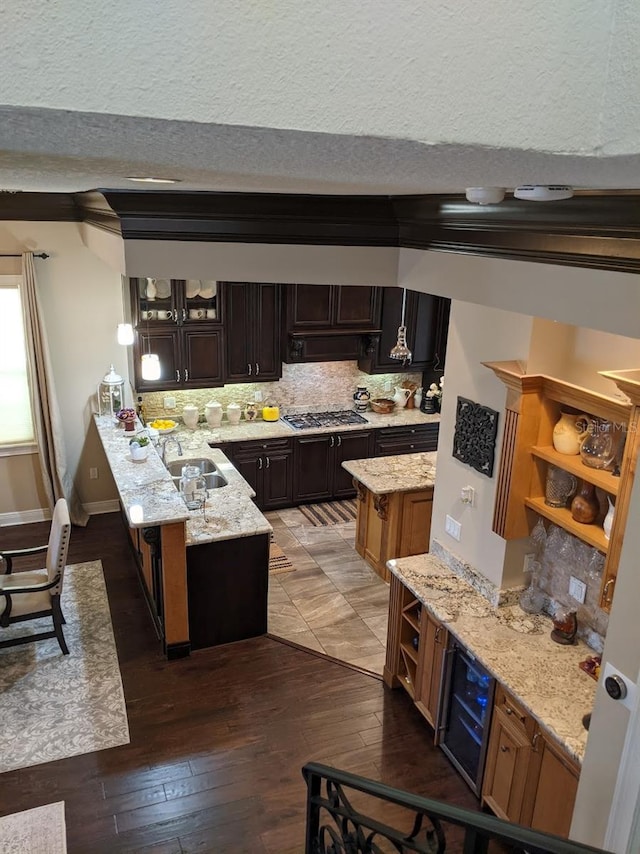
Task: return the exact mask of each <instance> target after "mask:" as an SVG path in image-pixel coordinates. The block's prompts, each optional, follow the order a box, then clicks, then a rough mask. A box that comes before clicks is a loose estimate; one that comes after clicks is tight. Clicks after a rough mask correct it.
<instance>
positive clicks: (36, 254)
mask: <svg viewBox="0 0 640 854" xmlns="http://www.w3.org/2000/svg"><path fill="white" fill-rule="evenodd" d="M23 255H24V252H15V253H11V252H0V258H22V256H23ZM33 257H34V258H48V257H49V256H48V255H47V253H46V252H34V253H33Z"/></svg>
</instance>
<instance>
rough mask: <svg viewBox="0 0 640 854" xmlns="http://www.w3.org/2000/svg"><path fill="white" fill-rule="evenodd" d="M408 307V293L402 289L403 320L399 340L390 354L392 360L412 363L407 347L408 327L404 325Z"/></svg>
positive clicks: (399, 329)
mask: <svg viewBox="0 0 640 854" xmlns="http://www.w3.org/2000/svg"><path fill="white" fill-rule="evenodd" d="M406 305H407V291H406V289H405V288H403V289H402V319H401V320H400V326H399V327H398V340H397V341H396V343H395V346H394V347H392V348H391V352H390V353H389V358H390V359H397V360H398V361H399V362H411V358H412V353H411V350H410V349H409V348H408V347H407V327H406V326H405V325H404V313H405V309H406Z"/></svg>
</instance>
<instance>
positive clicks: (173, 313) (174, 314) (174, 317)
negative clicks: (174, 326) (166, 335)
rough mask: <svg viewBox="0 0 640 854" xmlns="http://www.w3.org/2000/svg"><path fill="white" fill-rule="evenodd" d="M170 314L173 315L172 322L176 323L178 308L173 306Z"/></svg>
mask: <svg viewBox="0 0 640 854" xmlns="http://www.w3.org/2000/svg"><path fill="white" fill-rule="evenodd" d="M171 314H172V315H173V322H174V323H177V322H178V309H177V308H174V309H173V311H172V312H171Z"/></svg>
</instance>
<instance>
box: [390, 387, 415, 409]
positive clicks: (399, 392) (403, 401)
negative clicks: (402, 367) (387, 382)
mask: <svg viewBox="0 0 640 854" xmlns="http://www.w3.org/2000/svg"><path fill="white" fill-rule="evenodd" d="M410 396H411V389H410V388H402V387H401V386H399V385H397V386H396V393H395V394H394V395H393V400H394V403H395V405H396V406H397V408H398V409H404V407H405V406H406V405H407V401H408V400H409V397H410Z"/></svg>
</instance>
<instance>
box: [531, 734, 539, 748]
mask: <svg viewBox="0 0 640 854" xmlns="http://www.w3.org/2000/svg"><path fill="white" fill-rule="evenodd" d="M539 738H540V733H539V732H537V733H536V734H535V735H534V736H533V738H532V739H531V749H532V750H533V751H534V753H537V752H538V739H539Z"/></svg>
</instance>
